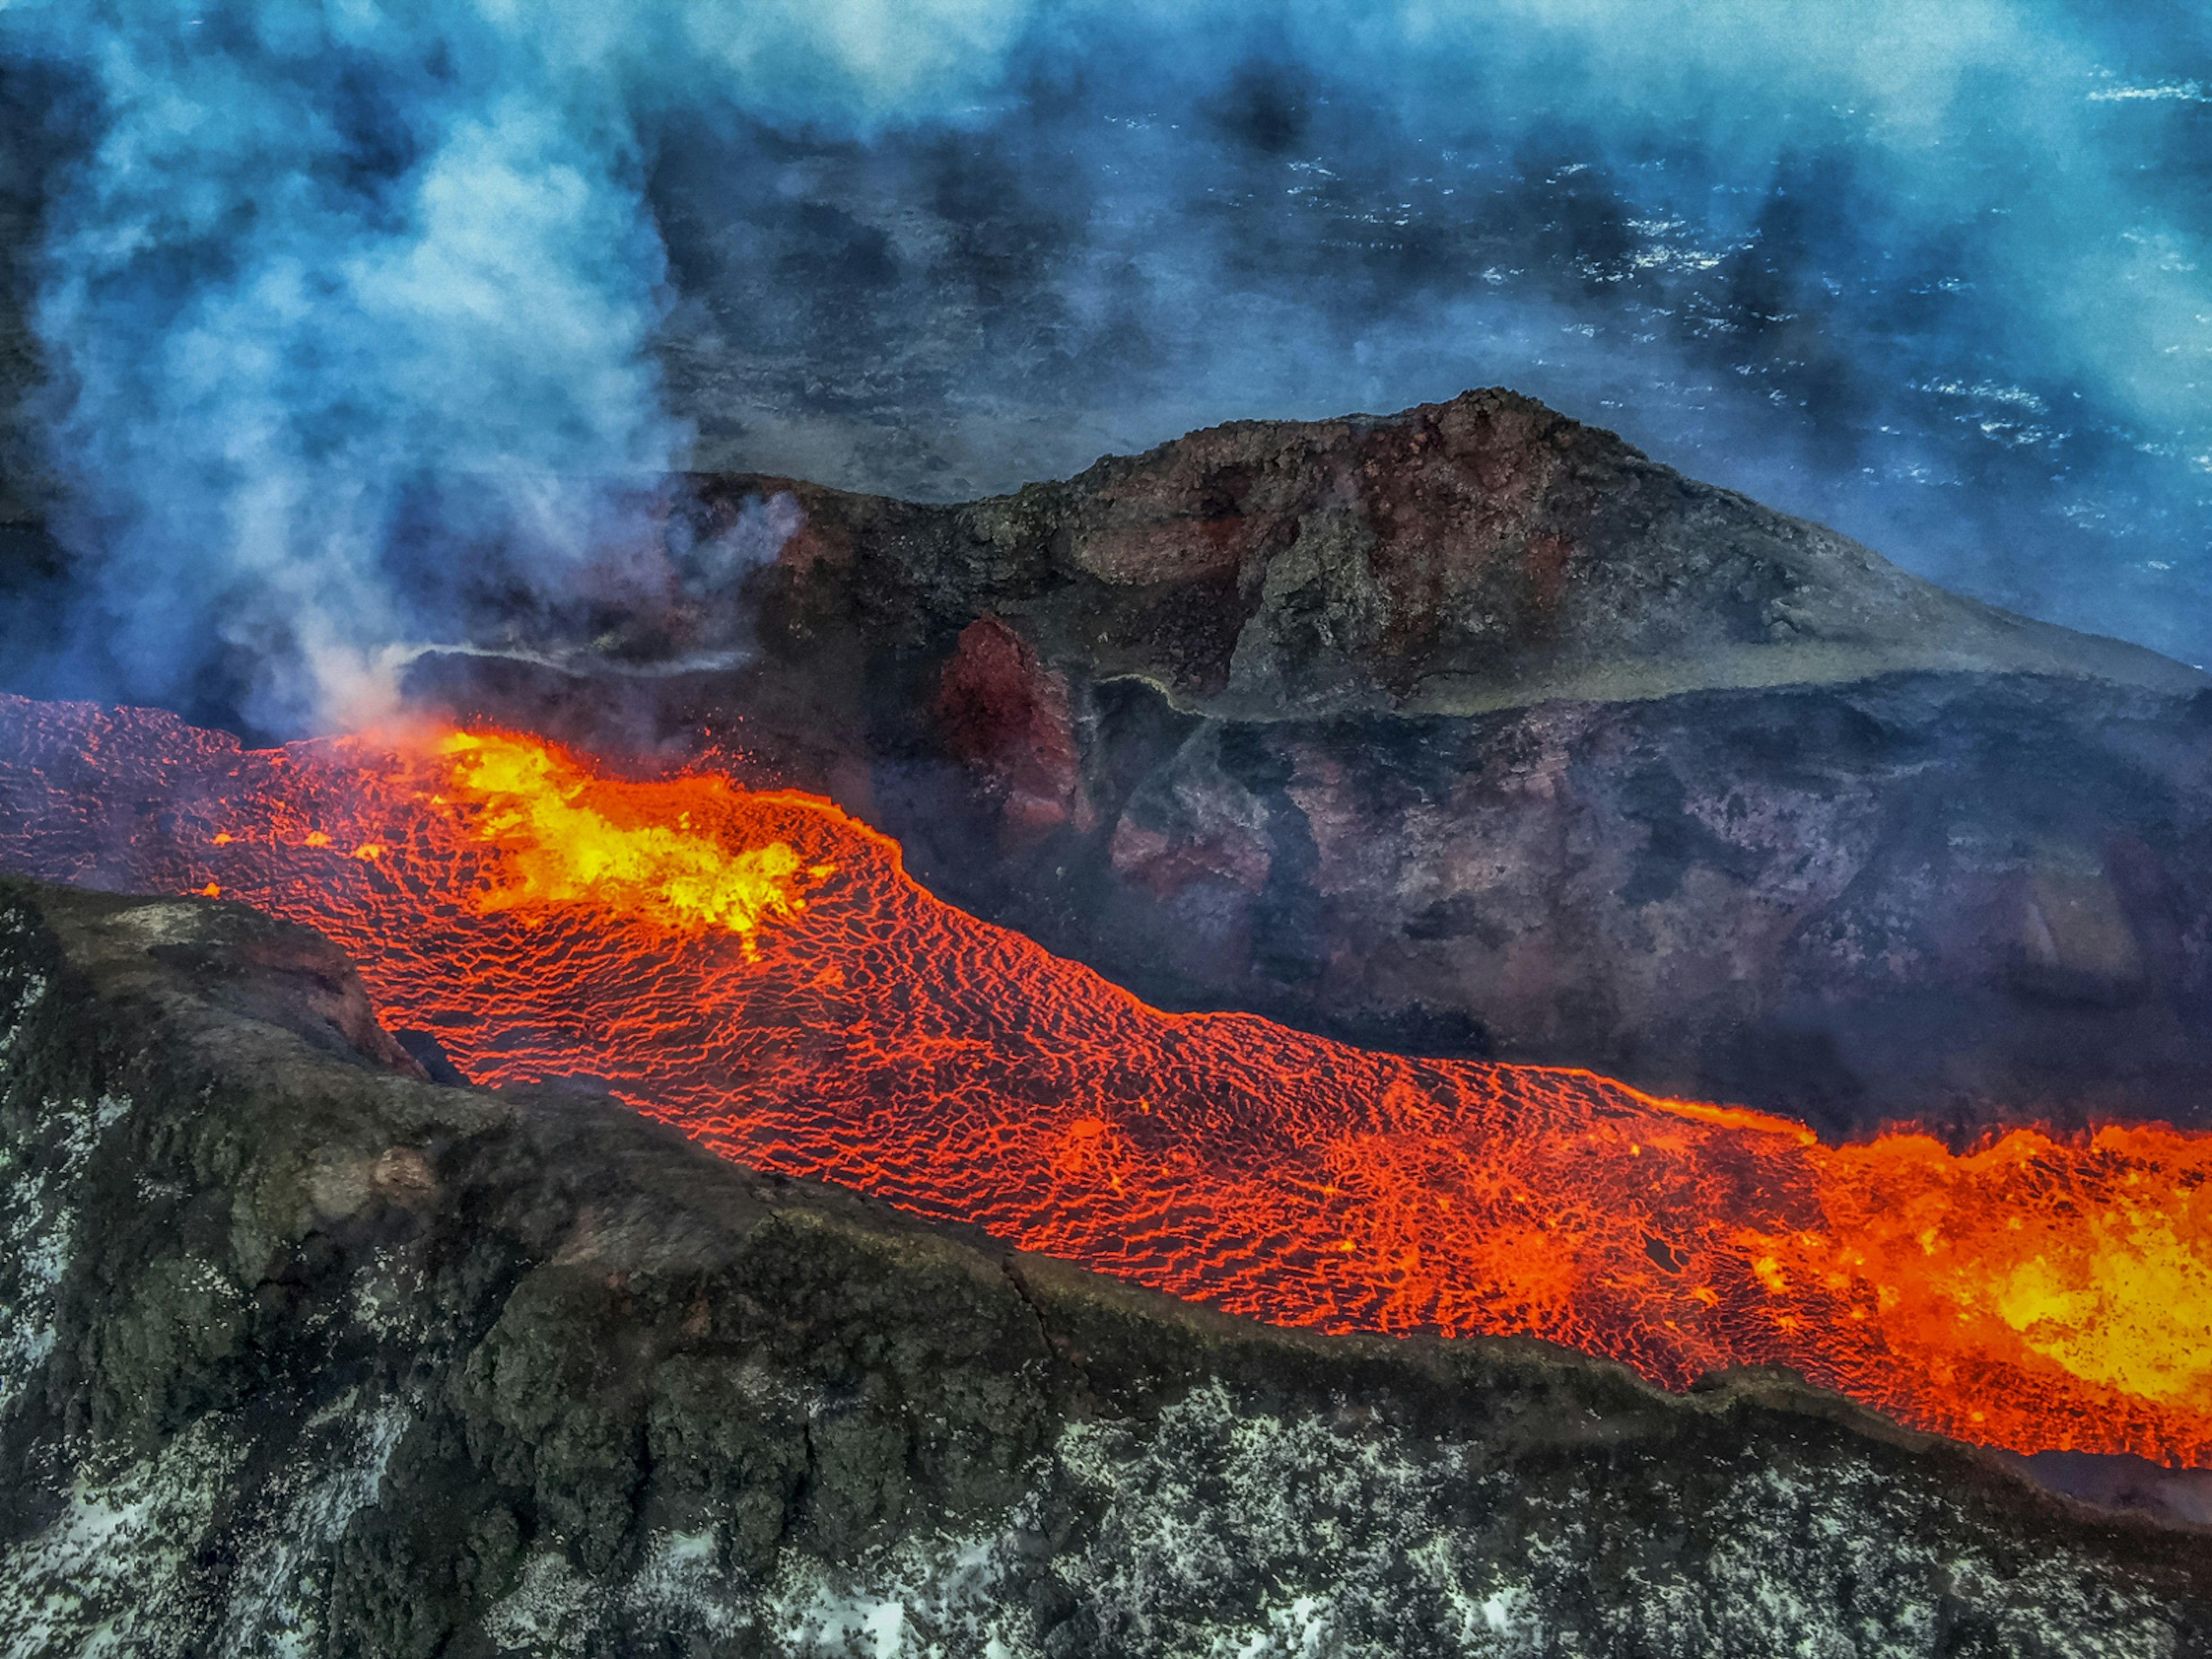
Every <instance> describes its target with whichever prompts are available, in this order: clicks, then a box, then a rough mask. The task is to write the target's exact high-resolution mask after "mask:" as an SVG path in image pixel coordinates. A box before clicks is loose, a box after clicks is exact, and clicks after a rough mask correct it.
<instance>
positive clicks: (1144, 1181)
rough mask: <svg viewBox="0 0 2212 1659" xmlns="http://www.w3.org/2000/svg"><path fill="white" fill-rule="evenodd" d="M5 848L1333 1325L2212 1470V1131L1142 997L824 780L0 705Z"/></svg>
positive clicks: (1214, 1292)
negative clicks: (2211, 1185)
mask: <svg viewBox="0 0 2212 1659" xmlns="http://www.w3.org/2000/svg"><path fill="white" fill-rule="evenodd" d="M0 866H5V867H8V868H10V869H15V870H21V871H26V872H32V873H35V874H39V875H42V876H46V877H48V878H58V879H68V880H78V881H84V882H89V883H93V884H98V885H101V886H107V887H131V888H137V889H142V890H171V891H180V892H185V891H205V890H208V889H209V888H210V887H213V888H214V889H215V890H218V891H220V892H221V894H222V896H225V897H227V898H240V899H244V900H246V901H247V902H252V903H254V904H258V905H260V906H262V907H263V908H266V909H269V910H271V911H273V912H276V914H278V915H284V916H288V917H290V918H292V919H294V920H295V921H302V922H307V923H309V924H312V925H313V926H314V927H319V928H320V929H322V930H323V931H324V932H325V933H328V934H329V935H330V936H331V938H333V939H336V940H337V941H338V942H339V943H340V944H341V945H344V946H345V947H346V948H347V949H348V950H349V951H351V952H352V953H353V954H354V956H355V957H356V959H357V960H358V961H359V962H360V963H361V964H362V972H363V975H364V976H365V978H366V979H367V980H368V983H369V985H370V987H371V989H372V990H373V991H374V994H376V996H377V998H378V999H379V1001H380V1005H381V1006H382V1009H383V1012H384V1014H385V1017H386V1020H387V1023H389V1024H393V1025H395V1026H399V1027H403V1028H404V1027H419V1028H423V1029H428V1030H432V1031H434V1032H435V1033H436V1034H437V1036H439V1038H440V1040H441V1042H443V1044H444V1045H445V1047H446V1048H447V1050H448V1051H449V1052H450V1053H451V1054H453V1058H454V1059H455V1060H456V1061H457V1062H458V1063H459V1065H460V1066H462V1067H463V1068H464V1069H465V1071H467V1072H469V1073H471V1075H472V1076H474V1077H476V1078H477V1079H481V1080H483V1081H486V1082H510V1081H538V1080H544V1079H550V1078H563V1077H587V1078H591V1079H599V1080H600V1081H602V1082H603V1083H604V1084H605V1085H607V1086H609V1087H611V1088H613V1089H614V1090H616V1091H617V1092H619V1093H620V1094H621V1095H622V1096H623V1097H624V1098H626V1099H628V1100H629V1101H631V1102H632V1103H635V1105H636V1106H637V1107H638V1108H639V1109H641V1110H643V1111H646V1112H648V1113H651V1114H653V1115H655V1116H659V1117H662V1118H665V1119H667V1120H669V1121H671V1122H674V1123H677V1124H679V1125H681V1126H682V1127H684V1129H685V1130H686V1131H688V1132H689V1133H691V1134H693V1135H695V1136H696V1137H697V1138H698V1139H700V1140H702V1141H703V1142H704V1143H706V1144H707V1145H708V1146H711V1147H713V1148H714V1149H715V1150H716V1151H718V1152H722V1153H724V1154H725V1155H726V1156H728V1157H731V1158H738V1159H742V1160H744V1162H747V1163H749V1164H757V1165H761V1166H763V1167H768V1168H773V1169H776V1170H783V1171H786V1172H787V1173H790V1174H793V1175H799V1176H817V1177H820V1178H823V1179H827V1180H832V1181H837V1182H843V1183H845V1184H847V1185H849V1186H854V1187H859V1188H865V1189H866V1190H868V1191H870V1192H872V1193H876V1194H879V1195H881V1196H883V1197H884V1198H886V1199H889V1200H891V1201H893V1202H895V1203H897V1204H900V1205H902V1206H905V1207H907V1208H908V1209H911V1210H915V1211H918V1212H922V1213H924V1214H927V1215H933V1216H939V1217H948V1218H959V1219H963V1220H967V1221H971V1222H975V1223H978V1224H980V1225H983V1226H985V1227H987V1228H989V1229H990V1230H991V1231H994V1232H995V1233H997V1234H999V1235H1000V1236H1001V1237H1005V1238H1007V1239H1009V1240H1011V1241H1012V1242H1014V1243H1018V1244H1020V1245H1022V1246H1023V1247H1024V1248H1026V1249H1032V1250H1038V1251H1043V1252H1047V1253H1049V1254H1051V1255H1059V1256H1063V1257H1066V1258H1068V1259H1070V1260H1073V1261H1079V1262H1082V1263H1084V1264H1085V1265H1087V1266H1089V1267H1097V1268H1100V1269H1103V1270H1104V1271H1106V1272H1109V1273H1119V1274H1121V1275H1124V1276H1126V1277H1127V1278H1130V1279H1136V1280H1139V1281H1141V1282H1143V1283H1145V1284H1148V1285H1155V1286H1157V1287H1158V1288H1160V1289H1162V1290H1166V1291H1173V1292H1175V1293H1176V1294H1177V1295H1181V1296H1186V1297H1196V1298H1199V1299H1201V1300H1205V1301H1207V1302H1211V1303H1213V1304H1217V1305H1218V1306H1221V1307H1224V1308H1227V1309H1231V1310H1235V1311H1237V1312H1241V1313H1247V1314H1251V1315H1255V1316H1259V1317H1261V1318H1265V1319H1269V1320H1273V1321H1276V1322H1280V1323H1285V1324H1299V1325H1312V1326H1317V1327H1320V1328H1324V1329H1328V1330H1335V1331H1344V1330H1376V1331H1393V1332H1397V1331H1421V1330H1426V1331H1440V1332H1444V1333H1447V1334H1527V1335H1532V1336H1539V1337H1545V1338H1548V1339H1550V1340H1554V1341H1558V1342H1564V1343H1568V1344H1571V1345H1572V1346H1576V1347H1578V1348H1582V1349H1584V1350H1587V1351H1589V1352H1595V1353H1601V1354H1607V1355H1612V1356H1614V1357H1616V1358H1620V1359H1622V1360H1625V1361H1626V1362H1627V1363H1628V1364H1631V1365H1632V1366H1634V1367H1635V1368H1636V1369H1637V1370H1639V1371H1641V1372H1642V1373H1643V1374H1644V1375H1645V1376H1648V1377H1650V1378H1652V1379H1653V1380H1655V1381H1656V1382H1658V1383H1662V1384H1665V1385H1667V1386H1669V1387H1677V1388H1679V1387H1681V1386H1684V1385H1686V1384H1687V1383H1691V1382H1692V1381H1693V1380H1695V1379H1696V1378H1697V1377H1698V1376H1700V1375H1702V1374H1704V1373H1705V1372H1707V1371H1710V1370H1715V1369H1717V1368H1720V1367H1723V1366H1727V1365H1730V1364H1760V1363H1765V1364H1781V1365H1787V1366H1790V1367H1791V1368H1793V1369H1795V1370H1798V1371H1800V1372H1802V1373H1803V1374H1804V1375H1805V1376H1808V1377H1810V1378H1812V1379H1813V1380H1814V1381H1815V1382H1818V1383H1824V1384H1826V1385H1828V1386H1830V1387H1832V1388H1835V1389H1839V1390H1841V1391H1843V1392H1844V1393H1847V1394H1850V1395H1853V1396H1855V1397H1857V1398H1858V1399H1860V1400H1863V1401H1867V1402H1868V1403H1869V1404H1872V1405H1875V1406H1877V1407H1881V1409H1883V1410H1885V1411H1887V1412H1889V1413H1892V1414H1893V1415H1895V1416H1897V1417H1899V1419H1903V1420H1905V1421H1906V1422H1908V1423H1911V1424H1914V1425H1918V1426H1921V1427H1925V1428H1929V1429H1934V1430H1938V1431H1942V1432H1945V1433H1948V1434H1952V1435H1956V1436H1959V1437H1962V1438H1966V1439H1970V1440H1976V1441H1981V1442H1985V1443H1992V1444H1996V1445H2002V1446H2007V1447H2011V1448H2014V1449H2018V1450H2022V1451H2033V1450H2040V1449H2050V1448H2071V1449H2080V1450H2089V1451H2133V1452H2137V1453H2141V1454H2142V1455H2147V1456H2151V1457H2156V1458H2161V1459H2166V1460H2169V1461H2177V1462H2191V1463H2200V1464H2201V1463H2207V1462H2212V1336H2208V1333H2212V1197H2207V1196H2206V1190H2205V1189H2206V1183H2207V1178H2208V1176H2212V1138H2206V1137H2201V1136H2196V1135H2187V1134H2182V1133H2177V1132H2175V1131H2173V1130H2171V1129H2167V1128H2164V1127H2131V1128H2107V1129H2105V1130H2103V1131H2101V1132H2100V1133H2098V1134H2097V1135H2096V1136H2095V1137H2094V1138H2093V1139H2091V1140H2089V1141H2088V1142H2087V1144H2072V1143H2067V1142H2061V1141H2057V1140H2053V1139H2051V1138H2049V1137H2047V1136H2045V1135H2042V1134H2039V1133H2035V1132H2033V1131H2029V1130H2021V1131H2018V1132H2015V1133H2011V1134H2008V1135H2007V1136H2006V1137H2004V1138H2003V1139H2001V1140H1999V1141H1997V1142H1996V1144H1995V1145H1993V1146H1990V1147H1988V1148H1986V1149H1985V1150H1983V1151H1981V1152H1975V1153H1973V1154H1972V1155H1969V1156H1966V1157H1963V1158H1961V1157H1954V1156H1952V1155H1951V1154H1950V1153H1948V1152H1946V1151H1945V1150H1944V1149H1943V1147H1942V1146H1940V1145H1939V1144H1938V1143H1936V1141H1933V1140H1930V1139H1924V1138H1922V1137H1918V1136H1912V1135H1893V1136H1887V1137H1884V1138H1882V1139H1878V1140H1875V1141H1874V1142H1872V1143H1870V1144H1868V1145H1863V1146H1843V1147H1829V1146H1822V1145H1821V1144H1820V1143H1819V1141H1818V1140H1816V1139H1814V1136H1813V1135H1811V1134H1810V1133H1808V1132H1807V1131H1806V1130H1804V1129H1803V1128H1802V1127H1799V1126H1797V1125H1796V1124H1793V1123H1790V1122H1787V1121H1782V1120H1779V1119H1775V1118H1770V1117H1765V1116H1762V1115H1759V1114H1756V1113H1752V1112H1747V1111H1742V1110H1740V1109H1732V1108H1727V1107H1719V1106H1710V1105H1703V1104H1698V1103H1686V1102H1677V1101H1667V1100H1659V1099H1654V1098H1652V1097H1649V1096H1645V1095H1642V1094H1639V1093H1638V1092H1636V1091H1633V1090H1630V1089H1627V1088H1625V1087H1623V1086H1622V1085H1619V1084H1616V1083H1613V1082H1609V1081H1607V1079H1603V1078H1600V1077H1596V1076H1594V1075H1592V1074H1590V1073H1583V1072H1570V1071H1557V1070H1545V1069H1539V1068H1534V1067H1523V1066H1488V1065H1479V1064H1472V1063H1455V1062H1446V1061H1441V1060H1407V1059H1401V1058H1398V1057H1395V1056H1392V1055H1389V1054H1370V1053H1366V1052H1364V1051H1361V1050H1358V1049H1354V1048H1346V1047H1344V1046H1343V1045H1341V1044H1338V1043H1334V1042H1325V1041H1323V1040H1322V1039H1320V1038H1318V1037H1313V1036H1306V1035H1304V1034H1302V1033H1299V1032H1297V1031H1291V1030H1285V1029H1284V1028H1283V1027H1281V1026H1278V1025H1275V1024H1271V1023H1269V1022H1268V1021H1266V1020H1263V1019H1259V1018H1253V1017H1250V1016H1245V1015H1235V1014H1222V1015H1178V1014H1168V1013H1163V1012H1159V1011H1158V1010H1156V1009H1152V1008H1149V1007H1147V1006H1145V1005H1143V1004H1142V1003H1140V1002H1139V1001H1137V1000H1135V999H1134V998H1133V997H1130V996H1129V995H1127V994H1126V993H1124V992H1122V991H1121V990H1119V989H1117V988H1116V987H1114V986H1112V985H1109V984H1108V983H1107V982H1106V981H1103V980H1101V979H1100V978H1098V977H1097V975H1094V974H1092V973H1091V972H1090V971H1089V970H1088V969H1084V968H1081V967H1079V966H1077V965H1075V964H1073V963H1067V962H1063V961H1060V960H1059V959H1057V958H1054V957H1051V956H1049V955H1048V954H1047V953H1046V952H1044V951H1042V950H1040V949H1039V948H1037V947H1036V945H1032V944H1030V942H1029V941H1028V940H1026V939H1023V938H1021V937H1019V936H1018V935H1016V934H1012V933H1007V932H1006V931H1004V930H1002V929H1000V928H996V927H990V926H988V925H987V924H985V923H982V922H980V921H975V919H973V918H972V917H969V916H967V915H963V914H962V913H960V912H959V911H957V910H954V909H952V908H950V907H948V906H946V905H944V904H941V903H939V902H937V901H936V900H935V899H933V898H932V897H931V896H929V895H928V894H927V893H926V892H924V891H923V890H921V888H919V887H918V886H917V885H915V883H914V882H913V881H912V880H911V879H910V878H908V877H907V876H906V874H905V873H904V872H903V870H902V867H901V866H900V861H899V855H898V848H897V847H896V844H895V843H894V842H891V841H890V840H888V839H887V838H885V837H884V836H881V835H878V834H877V833H876V832H874V831H873V830H871V829H868V828H866V826H865V825H863V824H860V823H856V822H855V821H854V820H853V819H852V818H850V817H847V816H846V815H845V814H844V813H842V812H841V811H838V810H837V809H836V807H835V806H833V805H829V803H827V802H825V801H822V800H819V799H813V798H811V797H807V796H803V795H797V794H788V793H747V792H744V791H742V790H740V789H738V788H737V787H734V786H732V784H731V783H730V782H729V781H726V779H723V778H721V777H719V776H714V775H693V776H684V777H678V778H674V779H670V780H665V781H650V782H635V781H623V780H621V779H617V778H613V777H608V776H603V775H598V774H596V773H595V772H594V771H593V770H592V769H591V768H590V767H588V766H587V765H586V764H585V763H582V762H580V761H579V760H577V759H576V758H574V757H571V756H568V755H567V754H564V753H563V752H562V751H561V750H558V749H556V748H554V747H552V746H551V745H550V744H544V743H541V742H538V740H536V739H532V738H523V737H518V736H514V735H512V734H506V733H497V732H471V733H448V734H446V735H444V736H443V737H441V738H439V739H437V740H435V741H432V742H427V743H422V744H409V745H406V746H404V747H402V746H395V745H392V744H380V743H377V742H374V741H370V740H368V739H345V740H340V741H335V742H328V743H319V744H295V745H294V746H292V747H290V748H287V749H283V750H240V749H239V748H238V747H237V745H236V744H234V742H233V741H232V740H230V739H228V738H224V737H222V736H219V735H217V734H213V733H210V732H200V731H195V730H193V729H192V728H191V727H188V726H184V725H182V724H181V723H179V722H178V721H176V720H173V718H171V717H169V716H167V715H161V714H149V713H145V712H143V711H121V712H115V711H104V710H100V709H96V708H91V707H88V706H86V705H75V704H70V705H64V704H42V703H28V702H20V701H16V700H0Z"/></svg>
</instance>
